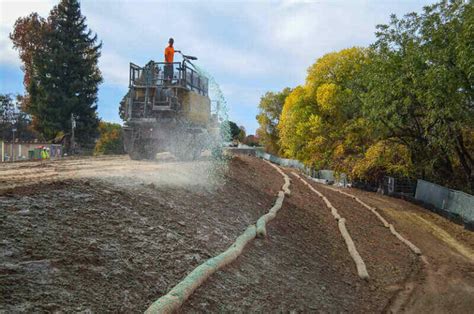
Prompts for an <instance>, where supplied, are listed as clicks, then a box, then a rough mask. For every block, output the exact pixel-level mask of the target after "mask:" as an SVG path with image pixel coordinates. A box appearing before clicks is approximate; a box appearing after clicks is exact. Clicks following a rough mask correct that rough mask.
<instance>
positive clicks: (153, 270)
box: [0, 156, 474, 313]
mask: <svg viewBox="0 0 474 314" xmlns="http://www.w3.org/2000/svg"><path fill="white" fill-rule="evenodd" d="M285 171H287V172H288V173H289V171H290V170H285ZM282 184H283V179H282V177H281V175H280V174H278V172H276V171H275V169H273V168H272V167H271V166H269V165H268V164H266V163H265V162H263V161H261V160H258V159H255V158H250V157H235V158H233V159H232V160H231V161H230V162H229V163H228V165H227V167H224V166H222V165H220V164H218V165H216V164H215V163H212V162H209V161H205V160H203V161H199V162H193V163H177V162H173V161H164V160H161V161H159V162H137V161H130V160H128V158H127V157H115V156H114V157H102V158H82V159H70V160H62V161H55V162H48V163H17V164H8V165H2V166H1V167H0V221H1V224H2V227H1V230H0V236H1V239H2V242H1V243H0V252H1V254H0V290H1V291H0V298H1V299H0V312H2V311H5V312H12V311H14V312H19V311H24V312H31V311H35V312H52V311H64V312H71V311H92V312H104V311H113V312H127V313H128V312H143V311H144V310H145V309H146V308H147V307H148V306H149V305H150V304H151V303H152V302H153V301H154V300H156V299H157V298H159V297H160V296H162V295H163V294H165V293H166V292H167V291H169V290H170V289H171V288H172V287H173V286H174V285H176V284H177V283H178V282H179V281H180V280H181V279H182V278H183V277H184V276H185V275H186V274H187V273H189V272H190V271H191V270H192V269H194V268H195V267H196V266H197V265H199V264H200V263H202V262H203V261H204V260H205V259H207V258H209V257H211V256H214V255H216V254H218V253H220V252H221V251H223V250H224V249H225V248H227V247H228V246H229V245H230V243H232V242H233V241H234V240H235V238H236V237H237V236H238V235H239V234H240V233H241V232H242V231H243V230H244V229H245V228H246V227H247V226H248V225H249V224H253V223H255V221H256V219H257V218H258V217H259V216H261V215H262V214H264V213H266V212H267V211H268V209H269V208H270V207H271V206H272V204H273V202H274V200H275V197H276V195H277V192H278V190H280V189H281V185H282ZM313 186H314V187H315V188H316V189H318V190H319V191H321V192H322V193H324V194H325V195H326V196H327V197H328V199H329V200H330V201H331V202H332V203H333V204H334V206H335V207H337V209H338V210H339V211H340V213H341V215H342V216H344V217H345V218H346V219H347V222H346V224H347V228H348V231H349V232H350V233H351V235H352V237H353V239H354V243H355V245H356V246H357V248H358V250H359V252H360V255H361V257H362V258H363V259H364V260H365V262H366V264H367V269H368V272H369V275H370V280H369V281H368V282H366V281H363V280H361V279H359V277H357V273H356V270H355V266H354V263H353V262H352V260H351V258H350V256H349V254H348V252H347V248H346V246H345V244H344V241H343V239H342V237H341V235H340V234H339V231H338V228H337V224H336V222H335V220H334V219H333V218H332V216H331V214H330V212H329V210H328V209H327V208H326V207H325V205H324V203H323V202H322V200H321V199H320V198H319V197H317V196H316V195H315V194H314V193H312V192H311V191H310V190H309V189H308V187H306V186H304V185H303V184H302V183H301V182H298V180H295V179H293V180H292V186H291V189H292V194H291V196H290V197H288V198H286V199H285V202H284V205H283V208H282V209H281V211H280V212H279V213H278V215H277V218H276V219H275V220H274V221H272V222H271V223H270V224H269V226H268V234H269V236H268V237H267V238H266V239H259V240H256V241H254V242H253V243H252V244H251V245H250V246H248V247H247V248H246V250H245V252H244V254H243V255H242V256H241V257H239V258H238V259H237V261H236V262H235V263H233V264H231V265H229V266H228V267H226V268H225V269H224V270H223V271H220V272H218V273H216V274H215V275H213V276H212V277H211V278H210V280H209V281H207V282H206V283H205V284H204V285H203V286H201V288H199V289H198V290H197V291H196V292H195V294H194V295H193V296H192V297H191V299H190V300H188V302H186V303H185V306H184V307H183V308H182V311H183V312H196V311H203V312H204V311H205V312H209V311H212V312H222V311H240V312H243V311H252V312H255V311H257V312H269V311H270V312H275V311H303V312H312V311H324V312H327V311H330V312H367V311H370V312H380V311H388V310H394V311H411V312H415V311H416V312H420V311H422V312H428V311H430V312H432V311H435V312H444V311H447V310H451V311H456V312H469V309H472V308H474V305H473V301H474V297H473V295H474V293H473V289H474V281H473V278H474V259H473V255H472V254H473V250H474V235H473V233H470V232H467V231H464V230H463V229H462V228H461V227H459V226H456V225H454V224H452V223H451V222H449V221H446V220H445V219H444V218H441V217H438V216H436V215H434V214H432V213H430V212H428V211H426V210H424V209H421V208H419V207H417V206H414V205H412V204H408V203H406V202H403V201H401V200H396V199H391V198H386V197H381V196H379V195H375V194H372V193H365V192H360V191H356V190H354V191H352V190H351V191H350V192H351V193H356V194H357V195H358V196H359V197H360V198H362V199H363V200H365V201H367V202H368V203H370V204H371V205H373V206H376V207H377V208H379V209H380V211H381V214H382V215H384V217H385V218H386V219H387V220H390V222H391V223H393V224H394V225H395V227H396V228H397V229H399V231H400V232H401V233H403V234H404V235H405V236H406V237H407V238H409V239H410V240H412V241H413V242H414V243H415V244H416V245H417V246H419V247H420V249H421V250H422V251H423V253H424V255H425V256H426V260H427V261H428V263H429V264H428V265H425V264H423V263H422V262H421V261H420V259H419V258H418V257H417V256H416V255H415V254H413V253H412V252H411V251H410V250H409V249H408V248H407V247H406V246H405V245H403V244H402V243H401V242H400V241H398V240H397V239H396V238H395V237H394V236H393V235H391V234H390V233H389V232H388V231H387V228H384V227H383V226H382V225H381V224H380V223H379V222H378V221H377V220H376V219H375V217H374V216H373V215H372V214H371V213H370V212H369V211H368V210H367V209H365V208H363V207H362V206H360V205H358V204H357V203H355V202H354V201H353V200H352V199H350V198H348V197H345V196H343V195H340V194H339V193H336V192H333V191H329V190H327V189H325V188H324V187H323V186H320V185H317V184H314V185H313ZM440 282H446V284H444V285H440V284H439V283H440ZM440 293H441V296H439V295H438V294H440Z"/></svg>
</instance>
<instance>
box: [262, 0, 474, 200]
mask: <svg viewBox="0 0 474 314" xmlns="http://www.w3.org/2000/svg"><path fill="white" fill-rule="evenodd" d="M473 7H474V4H473V3H472V2H464V1H461V0H455V1H442V2H440V3H438V4H434V5H432V6H428V7H425V8H424V11H423V12H422V13H420V14H417V13H411V14H408V15H406V16H405V17H403V18H401V19H399V18H397V17H396V16H391V19H390V22H389V24H387V25H379V26H377V32H376V38H377V40H376V42H375V43H374V44H373V45H371V46H370V47H367V48H358V47H354V48H348V49H343V50H341V51H337V52H331V53H328V54H326V55H324V56H322V57H321V58H319V59H317V60H316V62H315V63H314V64H313V65H311V66H310V67H309V69H308V75H307V77H306V82H305V84H304V85H301V86H297V87H296V88H294V89H293V90H291V92H290V93H287V94H286V92H287V91H288V89H285V90H284V91H282V92H281V93H267V94H266V95H265V96H263V97H262V99H261V102H260V111H261V113H260V114H259V116H258V117H257V120H258V121H259V123H260V129H259V135H260V137H261V138H262V139H263V140H264V144H265V145H266V146H267V148H271V149H272V150H273V152H277V153H279V154H280V155H282V156H284V157H287V158H294V159H298V160H300V161H303V162H304V163H305V164H307V165H309V166H312V167H314V168H316V169H333V170H336V171H337V172H345V173H347V174H349V175H350V177H351V178H352V179H355V180H366V181H372V182H374V183H376V182H380V180H381V179H382V178H383V176H385V175H392V176H396V177H411V178H424V179H428V180H431V181H434V182H437V183H440V184H443V185H447V186H450V187H454V188H458V189H462V190H465V191H467V192H471V193H472V192H474V107H473V104H474V99H473V96H474V93H473V89H472V86H474V75H473V73H474V72H473V71H474V53H473V51H474V47H473V45H472V43H473V42H474V28H473V27H472V25H473V24H472V22H473V21H474V9H473ZM275 95H280V96H281V95H285V97H284V101H282V103H283V106H282V107H281V111H280V113H279V116H278V118H273V120H272V121H273V124H270V127H269V123H268V121H269V119H267V117H268V116H271V117H275V116H276V114H275V112H274V111H275V106H273V107H271V106H268V103H271V104H275V101H274V99H275ZM275 124H276V125H275Z"/></svg>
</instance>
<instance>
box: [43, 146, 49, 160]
mask: <svg viewBox="0 0 474 314" xmlns="http://www.w3.org/2000/svg"><path fill="white" fill-rule="evenodd" d="M48 158H49V154H48V151H47V150H46V147H44V146H43V150H41V159H43V160H45V159H48Z"/></svg>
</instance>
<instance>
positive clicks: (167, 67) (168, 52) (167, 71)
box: [164, 38, 181, 83]
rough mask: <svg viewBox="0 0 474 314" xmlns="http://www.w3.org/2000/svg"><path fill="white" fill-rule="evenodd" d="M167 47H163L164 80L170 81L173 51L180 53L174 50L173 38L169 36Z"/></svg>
mask: <svg viewBox="0 0 474 314" xmlns="http://www.w3.org/2000/svg"><path fill="white" fill-rule="evenodd" d="M168 44H169V45H168V47H166V49H165V62H166V63H167V64H166V65H165V73H164V74H165V82H170V83H171V81H172V79H173V59H174V54H175V52H179V53H181V51H179V50H174V47H173V44H174V39H173V38H170V40H169V41H168Z"/></svg>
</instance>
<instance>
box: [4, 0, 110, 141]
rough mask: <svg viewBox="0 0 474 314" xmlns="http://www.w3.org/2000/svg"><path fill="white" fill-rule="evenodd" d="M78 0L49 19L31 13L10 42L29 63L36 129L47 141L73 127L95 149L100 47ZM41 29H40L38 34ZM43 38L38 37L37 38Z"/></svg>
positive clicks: (64, 1)
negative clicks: (72, 120)
mask: <svg viewBox="0 0 474 314" xmlns="http://www.w3.org/2000/svg"><path fill="white" fill-rule="evenodd" d="M85 22H86V18H85V17H84V16H82V14H81V10H80V5H79V2H78V1H77V0H61V1H60V3H59V4H58V5H57V6H55V7H54V8H53V10H51V12H50V15H49V17H48V19H47V20H46V21H45V20H44V19H41V18H39V17H38V16H37V14H32V15H30V16H29V17H27V18H24V19H19V20H18V21H17V23H16V24H15V30H14V32H13V33H12V34H11V36H10V37H11V38H12V40H13V42H14V45H15V47H16V48H17V49H18V50H19V52H20V57H22V60H23V62H24V67H25V77H28V79H27V80H26V84H27V92H28V99H29V101H28V106H27V110H28V113H30V114H31V115H32V117H33V125H34V127H35V129H36V130H38V131H39V132H41V133H42V134H43V135H44V136H45V137H46V138H47V139H52V138H54V137H55V136H56V135H57V134H58V133H59V132H64V133H68V132H69V130H70V129H71V115H74V116H75V117H76V140H77V141H78V142H79V143H80V144H82V145H83V146H90V145H91V143H92V142H93V139H95V137H96V135H97V127H98V123H99V119H98V117H97V112H96V111H97V105H96V102H97V91H98V85H99V84H100V83H101V82H102V76H101V73H100V71H99V69H98V58H99V57H100V49H101V44H97V35H92V32H91V31H90V30H88V28H87V25H86V23H85ZM34 25H39V26H40V28H41V31H33V29H34ZM36 37H39V38H36Z"/></svg>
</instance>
